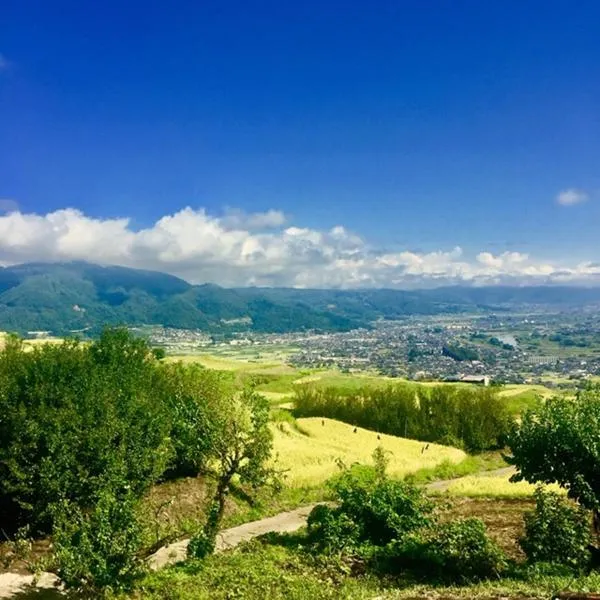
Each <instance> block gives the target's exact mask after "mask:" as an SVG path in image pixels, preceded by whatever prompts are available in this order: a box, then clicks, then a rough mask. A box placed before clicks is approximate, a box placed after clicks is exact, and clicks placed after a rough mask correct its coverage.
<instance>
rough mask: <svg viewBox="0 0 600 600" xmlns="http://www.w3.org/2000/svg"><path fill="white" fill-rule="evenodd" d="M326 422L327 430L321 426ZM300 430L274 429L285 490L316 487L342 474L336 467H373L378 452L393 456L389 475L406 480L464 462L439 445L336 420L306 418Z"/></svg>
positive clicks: (285, 425)
mask: <svg viewBox="0 0 600 600" xmlns="http://www.w3.org/2000/svg"><path fill="white" fill-rule="evenodd" d="M322 422H323V423H324V425H322ZM297 425H298V429H296V428H294V426H293V425H292V424H291V423H288V422H280V423H273V425H272V429H273V433H274V435H275V440H274V455H275V456H276V457H277V467H278V468H280V469H284V470H286V471H287V474H286V481H285V483H286V485H288V486H290V487H301V486H309V485H318V484H320V483H323V482H324V481H325V480H326V479H328V478H329V477H331V476H332V475H334V474H335V473H339V468H338V467H337V464H336V461H338V460H342V461H343V462H344V464H346V465H351V464H353V463H356V462H359V463H362V464H372V462H373V461H372V454H373V451H374V450H375V448H377V446H382V447H383V448H384V449H385V450H387V451H388V452H389V454H388V457H389V459H390V463H389V473H390V475H395V476H404V475H406V474H407V473H410V472H412V471H416V470H418V469H420V468H422V467H433V466H435V465H437V464H438V463H440V462H442V461H444V460H450V461H452V462H460V461H461V460H463V459H464V458H465V457H466V454H465V453H464V452H463V451H462V450H458V449H457V448H451V447H448V446H440V445H438V444H430V445H429V448H428V450H426V451H425V452H423V453H422V449H423V448H424V446H425V444H423V442H417V441H415V440H408V439H404V438H399V437H395V436H392V435H384V434H380V437H381V439H380V440H379V439H377V433H375V432H373V431H368V430H366V429H361V428H360V427H357V428H356V433H354V427H353V426H351V425H346V424H345V423H342V422H340V421H334V420H332V419H320V418H308V419H298V420H297Z"/></svg>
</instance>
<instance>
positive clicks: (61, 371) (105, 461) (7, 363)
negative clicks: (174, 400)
mask: <svg viewBox="0 0 600 600" xmlns="http://www.w3.org/2000/svg"><path fill="white" fill-rule="evenodd" d="M159 379H160V374H159V372H158V370H157V368H156V362H155V360H154V359H153V357H152V355H151V353H150V352H149V349H148V347H147V345H146V344H145V343H144V342H143V341H141V340H136V339H133V338H132V337H130V336H129V335H128V334H127V332H124V331H106V332H105V333H104V334H103V335H102V337H101V338H100V339H99V340H98V341H97V342H95V343H93V344H91V345H84V344H80V343H78V342H76V341H66V342H64V343H62V344H58V345H43V346H41V347H38V348H35V349H34V350H33V351H31V352H26V351H25V350H24V348H23V346H22V344H21V343H20V342H18V341H15V340H11V341H9V343H8V344H7V346H6V348H5V350H4V351H3V352H2V353H0V508H1V509H2V511H1V514H2V515H3V523H2V525H3V526H4V527H11V526H12V527H14V526H20V525H24V524H32V525H34V526H35V527H37V528H39V529H41V530H43V531H48V530H49V529H50V526H51V521H52V513H51V510H50V509H51V507H52V505H53V504H55V503H59V502H62V501H68V502H70V503H73V504H74V505H77V506H80V507H81V508H82V509H87V508H90V507H93V506H94V505H95V503H96V502H97V500H98V494H99V493H101V492H103V491H104V490H106V489H107V487H110V489H112V490H113V491H114V492H115V493H116V494H120V493H121V492H124V491H126V490H127V491H128V492H131V493H133V494H134V495H135V496H138V497H139V496H140V495H141V494H143V493H144V492H145V491H146V490H147V489H148V487H149V486H150V485H151V484H152V483H153V482H154V481H156V479H157V478H158V477H160V475H161V474H162V473H163V472H164V470H165V467H166V465H167V463H168V461H169V459H170V456H171V441H170V439H169V429H170V421H169V415H168V413H167V412H166V410H165V408H166V407H165V404H164V402H161V401H160V398H157V397H156V391H157V389H160V386H159ZM4 519H5V521H4Z"/></svg>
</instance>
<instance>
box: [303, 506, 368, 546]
mask: <svg viewBox="0 0 600 600" xmlns="http://www.w3.org/2000/svg"><path fill="white" fill-rule="evenodd" d="M307 526H308V542H309V544H310V545H311V547H312V548H313V549H314V550H316V551H317V552H322V553H327V554H331V553H332V552H343V551H346V550H351V549H353V548H355V547H356V546H357V545H358V540H359V534H360V529H359V527H358V525H357V524H356V523H355V522H354V521H353V520H352V519H351V518H350V517H349V516H348V515H347V514H345V513H343V512H340V511H339V510H336V509H332V508H330V507H329V506H327V505H325V504H319V505H318V506H315V507H314V508H313V509H312V511H311V512H310V514H309V515H308V520H307Z"/></svg>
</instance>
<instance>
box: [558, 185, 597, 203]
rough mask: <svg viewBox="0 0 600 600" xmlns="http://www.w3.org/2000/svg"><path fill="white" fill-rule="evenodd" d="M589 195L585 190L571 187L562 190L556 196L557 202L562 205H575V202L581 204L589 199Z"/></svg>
mask: <svg viewBox="0 0 600 600" xmlns="http://www.w3.org/2000/svg"><path fill="white" fill-rule="evenodd" d="M588 198H589V196H588V194H587V193H586V192H584V191H583V190H577V189H575V188H569V189H567V190H562V191H561V192H559V193H558V195H557V196H556V202H557V203H558V204H560V205H561V206H573V205H574V204H581V203H582V202H585V201H586V200H588Z"/></svg>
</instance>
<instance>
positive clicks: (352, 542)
mask: <svg viewBox="0 0 600 600" xmlns="http://www.w3.org/2000/svg"><path fill="white" fill-rule="evenodd" d="M332 488H333V492H334V496H335V499H336V502H337V506H336V507H335V508H330V507H328V506H326V505H321V506H317V507H315V508H314V509H313V511H312V512H311V514H310V516H309V518H308V536H309V540H310V541H311V543H312V544H313V545H314V547H315V548H318V549H320V550H327V551H334V550H345V549H351V548H356V547H359V546H361V545H363V544H372V545H375V546H384V545H386V544H388V543H389V542H391V541H392V540H398V539H402V537H403V536H404V535H406V534H407V533H410V532H411V531H413V530H415V529H418V528H420V527H424V526H425V525H427V524H429V523H430V520H429V514H430V513H431V511H432V509H433V505H432V504H431V502H430V501H429V500H427V498H426V497H425V496H424V494H423V492H421V491H420V490H419V489H418V488H417V487H415V486H413V485H410V484H408V483H405V482H403V481H398V480H393V479H388V478H387V477H382V476H381V475H380V474H379V473H377V471H375V470H373V469H371V468H368V467H361V466H354V467H351V468H350V469H348V470H346V471H345V472H344V473H343V474H342V475H341V476H340V477H338V478H336V479H335V480H334V482H333V484H332Z"/></svg>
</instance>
